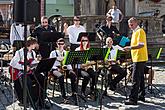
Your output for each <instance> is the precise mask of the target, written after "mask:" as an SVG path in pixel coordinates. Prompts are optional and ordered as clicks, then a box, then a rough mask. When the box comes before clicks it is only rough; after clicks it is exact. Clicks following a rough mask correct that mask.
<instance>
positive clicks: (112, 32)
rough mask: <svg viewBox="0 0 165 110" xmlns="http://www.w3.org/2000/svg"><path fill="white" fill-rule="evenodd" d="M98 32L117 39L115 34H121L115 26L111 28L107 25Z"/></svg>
mask: <svg viewBox="0 0 165 110" xmlns="http://www.w3.org/2000/svg"><path fill="white" fill-rule="evenodd" d="M98 32H103V34H104V36H105V37H112V38H114V37H115V34H119V31H118V29H117V28H116V27H115V26H112V25H111V26H110V28H109V27H108V26H107V25H103V26H101V27H100V28H99V30H98Z"/></svg>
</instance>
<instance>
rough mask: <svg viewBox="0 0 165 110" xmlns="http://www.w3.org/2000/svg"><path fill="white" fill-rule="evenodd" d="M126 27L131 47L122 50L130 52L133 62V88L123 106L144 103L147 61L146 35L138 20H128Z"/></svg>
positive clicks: (133, 18)
mask: <svg viewBox="0 0 165 110" xmlns="http://www.w3.org/2000/svg"><path fill="white" fill-rule="evenodd" d="M128 25H129V28H130V29H131V30H133V33H132V38H131V46H126V47H125V48H124V50H126V51H129V50H131V57H132V61H133V85H132V86H133V87H132V89H131V94H130V96H129V100H127V101H126V102H125V104H126V105H136V104H137V101H138V100H141V101H145V84H144V66H145V63H146V61H147V60H148V52H147V41H146V33H145V31H144V30H143V29H142V28H140V27H139V25H138V20H137V19H136V18H135V17H132V18H130V19H129V20H128ZM139 91H140V93H139Z"/></svg>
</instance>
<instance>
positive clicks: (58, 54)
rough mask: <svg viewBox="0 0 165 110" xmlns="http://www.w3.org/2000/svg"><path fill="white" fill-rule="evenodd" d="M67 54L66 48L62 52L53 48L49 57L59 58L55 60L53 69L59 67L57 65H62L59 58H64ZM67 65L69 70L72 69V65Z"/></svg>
mask: <svg viewBox="0 0 165 110" xmlns="http://www.w3.org/2000/svg"><path fill="white" fill-rule="evenodd" d="M65 54H66V51H65V50H63V51H62V52H60V51H59V50H53V51H52V52H51V53H50V56H49V58H55V57H56V58H57V60H56V61H55V63H54V65H53V67H52V69H57V68H58V67H57V66H61V63H60V62H59V60H60V59H61V58H64V56H65ZM66 66H67V69H68V70H71V69H72V66H71V65H66Z"/></svg>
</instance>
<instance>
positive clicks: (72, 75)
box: [54, 70, 77, 98]
mask: <svg viewBox="0 0 165 110" xmlns="http://www.w3.org/2000/svg"><path fill="white" fill-rule="evenodd" d="M54 76H55V77H56V78H58V79H59V85H60V89H61V94H62V97H63V98H66V92H65V86H64V75H63V74H62V73H61V74H59V73H58V74H55V73H54ZM66 78H70V80H71V89H72V93H76V92H77V89H76V87H77V84H76V78H77V77H76V74H75V73H73V72H70V71H69V70H67V71H66Z"/></svg>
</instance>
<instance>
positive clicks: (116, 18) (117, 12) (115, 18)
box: [107, 9, 122, 23]
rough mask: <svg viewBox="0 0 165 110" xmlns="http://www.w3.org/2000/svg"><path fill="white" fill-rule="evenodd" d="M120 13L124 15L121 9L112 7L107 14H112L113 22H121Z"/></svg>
mask: <svg viewBox="0 0 165 110" xmlns="http://www.w3.org/2000/svg"><path fill="white" fill-rule="evenodd" d="M120 14H121V15H122V12H121V11H120V10H119V9H116V10H114V9H110V10H109V11H108V13H107V16H109V15H111V16H112V18H113V19H112V22H113V23H119V17H120Z"/></svg>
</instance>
